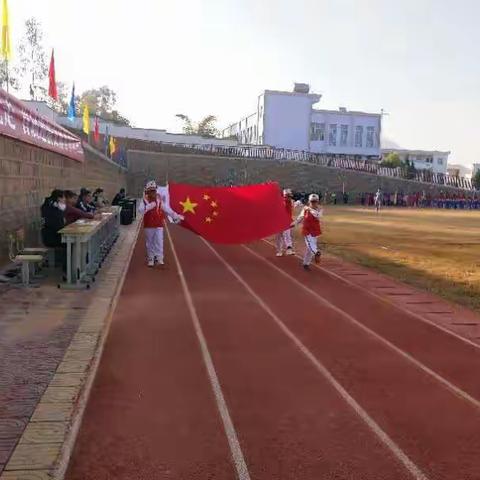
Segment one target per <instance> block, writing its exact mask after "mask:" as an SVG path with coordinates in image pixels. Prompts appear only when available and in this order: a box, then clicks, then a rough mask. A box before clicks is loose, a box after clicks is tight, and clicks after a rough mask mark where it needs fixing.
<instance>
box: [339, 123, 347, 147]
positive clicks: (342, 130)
mask: <svg viewBox="0 0 480 480" xmlns="http://www.w3.org/2000/svg"><path fill="white" fill-rule="evenodd" d="M347 142H348V125H342V126H341V127H340V145H341V146H342V147H346V146H347Z"/></svg>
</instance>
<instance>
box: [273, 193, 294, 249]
mask: <svg viewBox="0 0 480 480" xmlns="http://www.w3.org/2000/svg"><path fill="white" fill-rule="evenodd" d="M283 201H284V203H285V209H286V210H287V213H288V215H289V216H290V219H291V220H292V221H293V207H294V202H293V193H292V191H291V190H290V189H289V188H286V189H285V190H284V191H283ZM276 240H277V242H276V243H277V257H283V254H284V253H286V254H287V255H295V251H294V250H293V241H292V227H290V228H288V229H287V230H284V231H283V232H280V233H279V234H277V238H276Z"/></svg>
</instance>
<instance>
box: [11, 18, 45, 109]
mask: <svg viewBox="0 0 480 480" xmlns="http://www.w3.org/2000/svg"><path fill="white" fill-rule="evenodd" d="M42 42H43V31H42V26H41V24H40V22H39V21H38V20H37V19H35V18H33V17H32V18H29V19H28V20H27V21H26V22H25V35H24V37H23V38H22V40H21V42H20V46H19V48H18V53H19V59H20V66H19V74H20V77H21V78H22V79H24V78H27V79H28V80H27V81H29V82H30V97H31V98H32V100H43V99H45V98H46V96H47V88H46V86H45V82H44V80H45V78H46V77H47V74H48V66H47V57H46V54H45V49H44V48H43V44H42Z"/></svg>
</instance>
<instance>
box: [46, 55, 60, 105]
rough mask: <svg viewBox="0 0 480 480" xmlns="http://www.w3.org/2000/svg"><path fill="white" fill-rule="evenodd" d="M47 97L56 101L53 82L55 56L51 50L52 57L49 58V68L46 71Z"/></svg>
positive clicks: (55, 85)
mask: <svg viewBox="0 0 480 480" xmlns="http://www.w3.org/2000/svg"><path fill="white" fill-rule="evenodd" d="M48 96H49V97H50V98H53V99H54V100H55V101H58V92H57V82H56V80H55V56H54V51H53V50H52V57H51V58H50V68H49V70H48Z"/></svg>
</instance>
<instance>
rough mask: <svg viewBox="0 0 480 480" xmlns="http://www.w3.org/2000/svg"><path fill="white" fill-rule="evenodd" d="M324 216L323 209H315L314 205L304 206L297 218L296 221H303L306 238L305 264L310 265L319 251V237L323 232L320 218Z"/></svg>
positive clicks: (303, 232) (303, 231)
mask: <svg viewBox="0 0 480 480" xmlns="http://www.w3.org/2000/svg"><path fill="white" fill-rule="evenodd" d="M322 216H323V211H322V209H319V210H315V209H314V208H312V207H308V206H307V207H304V209H303V210H302V212H301V213H300V215H299V216H298V218H297V221H296V223H302V235H303V237H304V238H305V255H304V257H303V264H304V265H310V264H311V263H312V260H313V258H314V257H315V255H317V254H318V253H319V249H318V243H317V238H318V237H319V236H320V235H321V234H322V227H321V225H320V218H322Z"/></svg>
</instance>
